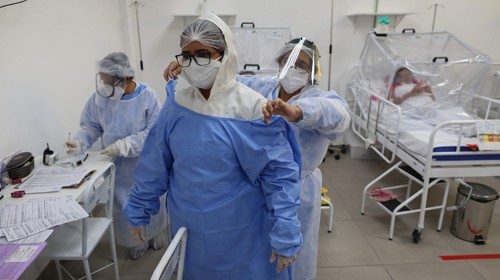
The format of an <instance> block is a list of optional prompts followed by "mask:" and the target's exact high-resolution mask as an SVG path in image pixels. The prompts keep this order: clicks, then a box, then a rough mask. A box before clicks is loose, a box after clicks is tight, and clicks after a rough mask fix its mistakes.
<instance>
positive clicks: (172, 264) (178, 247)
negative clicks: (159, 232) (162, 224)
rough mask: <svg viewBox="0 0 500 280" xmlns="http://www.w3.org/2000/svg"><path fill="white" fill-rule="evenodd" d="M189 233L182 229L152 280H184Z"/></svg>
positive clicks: (176, 235) (166, 252)
mask: <svg viewBox="0 0 500 280" xmlns="http://www.w3.org/2000/svg"><path fill="white" fill-rule="evenodd" d="M187 234H188V231H187V229H186V228H185V227H181V228H180V229H179V230H178V231H177V233H176V234H175V236H174V238H173V239H172V241H171V242H170V245H168V248H167V250H166V251H165V253H164V254H163V257H162V258H161V260H160V262H159V263H158V265H157V266H156V268H155V270H154V272H153V275H152V276H151V280H171V279H174V275H175V279H177V280H182V274H183V272H184V260H185V257H186V244H187Z"/></svg>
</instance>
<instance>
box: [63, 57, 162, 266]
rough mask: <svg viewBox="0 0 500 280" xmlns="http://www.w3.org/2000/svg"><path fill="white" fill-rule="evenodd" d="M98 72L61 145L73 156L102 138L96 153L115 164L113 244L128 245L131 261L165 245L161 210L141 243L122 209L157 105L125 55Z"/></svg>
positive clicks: (107, 62) (101, 63) (103, 64)
mask: <svg viewBox="0 0 500 280" xmlns="http://www.w3.org/2000/svg"><path fill="white" fill-rule="evenodd" d="M97 72H98V73H97V75H96V93H95V94H93V95H92V96H91V97H90V99H89V100H88V101H87V103H86V104H85V107H84V109H83V112H82V115H81V119H80V128H81V129H80V131H78V132H77V133H76V135H74V137H73V139H70V140H68V141H67V142H66V144H65V146H66V150H67V152H68V153H69V154H73V155H77V154H81V153H83V152H84V151H86V150H87V149H89V148H90V147H91V146H92V145H93V144H94V142H96V141H97V140H98V139H99V138H100V139H101V141H100V142H101V143H99V144H100V146H101V147H103V148H104V149H103V150H102V151H101V154H102V155H104V156H106V158H107V159H109V160H111V161H113V162H114V164H115V167H116V176H115V178H116V179H115V191H114V196H115V197H114V203H113V206H114V209H113V224H114V227H115V233H116V237H117V238H116V239H117V243H118V244H119V245H121V246H124V247H127V248H129V254H130V257H131V258H132V259H138V258H140V257H141V256H142V255H144V253H145V252H146V251H147V249H148V248H149V247H152V248H153V249H160V248H161V247H163V246H164V244H165V230H166V226H167V218H166V210H165V209H163V211H162V212H160V213H159V214H158V215H156V216H154V217H153V218H152V220H151V223H150V225H149V226H148V227H147V228H146V229H145V233H146V236H145V241H144V242H142V243H140V244H138V243H137V242H136V241H135V239H134V238H133V236H132V235H131V234H130V232H129V228H128V221H127V219H126V218H125V217H124V216H123V212H122V207H123V205H124V203H125V200H126V199H127V198H128V193H129V189H130V187H131V186H132V184H133V173H134V170H135V167H136V165H137V161H138V158H139V154H140V153H141V151H142V148H143V145H144V141H145V139H146V135H147V133H148V131H149V129H150V128H151V127H152V125H153V123H154V122H155V121H156V119H157V118H158V114H159V112H160V103H159V100H158V97H157V96H156V94H155V92H154V91H153V90H152V89H151V88H150V87H148V86H147V85H146V84H143V83H139V82H136V81H134V80H133V77H134V70H133V68H132V66H131V65H130V62H129V59H128V57H127V56H126V55H125V54H124V53H121V52H115V53H111V54H109V55H107V56H106V57H104V59H102V60H100V61H99V62H98V63H97ZM163 199H165V198H163ZM148 241H149V242H148Z"/></svg>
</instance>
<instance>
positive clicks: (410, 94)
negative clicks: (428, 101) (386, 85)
mask: <svg viewBox="0 0 500 280" xmlns="http://www.w3.org/2000/svg"><path fill="white" fill-rule="evenodd" d="M421 92H422V91H421V89H420V88H419V86H418V85H417V86H414V87H413V89H412V90H411V91H409V92H407V93H405V94H403V95H402V96H396V95H395V94H394V92H392V98H391V100H392V102H393V103H394V104H396V105H400V104H401V103H403V102H405V100H407V99H408V98H411V97H414V96H417V95H419V94H421Z"/></svg>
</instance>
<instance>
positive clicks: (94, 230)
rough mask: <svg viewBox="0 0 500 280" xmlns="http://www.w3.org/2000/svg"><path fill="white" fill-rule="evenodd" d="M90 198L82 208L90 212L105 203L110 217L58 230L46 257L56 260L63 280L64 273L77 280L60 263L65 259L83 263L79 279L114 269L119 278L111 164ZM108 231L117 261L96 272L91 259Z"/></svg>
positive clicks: (99, 176) (97, 177) (98, 177)
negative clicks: (92, 269) (81, 275)
mask: <svg viewBox="0 0 500 280" xmlns="http://www.w3.org/2000/svg"><path fill="white" fill-rule="evenodd" d="M94 178H95V179H94V180H93V182H92V185H91V186H88V188H90V192H89V194H88V196H87V197H86V198H85V199H83V200H84V201H83V202H82V207H83V208H84V209H85V210H86V211H87V212H88V213H90V212H91V211H92V210H93V209H94V208H95V207H96V206H97V204H105V207H104V209H105V213H106V217H104V218H93V217H88V218H85V219H82V220H81V221H75V222H72V223H68V224H64V225H61V226H59V227H58V228H57V230H55V231H54V233H53V234H52V236H51V237H50V239H49V242H48V244H47V248H46V250H45V256H46V257H48V258H50V259H52V260H54V261H55V264H56V270H57V277H58V279H59V280H62V279H63V277H62V271H64V272H65V273H66V274H68V275H69V277H70V278H71V279H73V280H75V278H74V277H73V276H72V275H71V273H70V272H69V271H68V270H66V268H64V267H63V266H62V265H61V263H60V261H62V260H81V261H82V262H83V267H84V269H85V276H84V277H81V278H79V280H80V279H84V278H87V279H88V280H91V279H92V274H94V273H97V272H99V271H101V270H104V269H106V268H108V267H110V266H114V272H115V279H117V280H118V279H119V278H120V276H119V273H118V259H117V256H116V248H115V235H114V229H113V195H114V182H115V166H114V164H112V163H110V164H109V165H107V166H106V168H103V169H102V170H100V172H99V173H96V174H95V177H94ZM106 231H108V233H109V242H110V249H111V255H112V258H113V261H112V262H111V263H109V264H107V265H105V266H104V267H101V268H99V269H97V270H95V271H93V272H91V271H90V265H89V257H90V255H91V254H92V252H93V251H94V249H95V248H96V246H97V244H98V243H99V241H100V240H101V239H102V237H103V236H104V234H105V233H106Z"/></svg>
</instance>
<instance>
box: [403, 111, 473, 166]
mask: <svg viewBox="0 0 500 280" xmlns="http://www.w3.org/2000/svg"><path fill="white" fill-rule="evenodd" d="M434 128H435V126H433V125H430V124H427V123H424V122H423V121H421V120H417V119H414V118H410V117H407V116H403V119H402V120H401V130H400V135H399V138H398V143H399V144H400V146H402V147H404V148H405V149H406V150H408V151H410V152H412V153H415V154H417V155H419V156H422V157H425V156H426V155H427V151H428V146H429V139H430V136H431V133H432V130H433V129H434ZM477 143H478V139H477V137H462V139H461V143H460V144H461V146H465V145H466V144H477ZM457 144H458V134H457V133H452V132H447V131H439V132H438V133H437V134H436V137H435V138H434V145H433V146H434V147H433V148H436V147H446V146H457Z"/></svg>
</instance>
